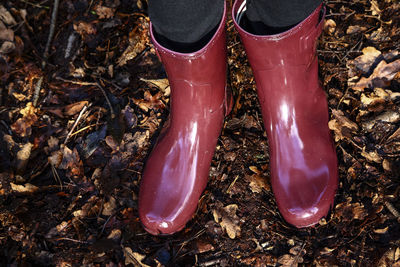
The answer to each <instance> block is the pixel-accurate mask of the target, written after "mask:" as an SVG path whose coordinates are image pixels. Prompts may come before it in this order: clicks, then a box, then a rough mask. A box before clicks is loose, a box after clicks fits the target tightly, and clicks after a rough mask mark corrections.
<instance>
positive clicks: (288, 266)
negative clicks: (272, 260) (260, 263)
mask: <svg viewBox="0 0 400 267" xmlns="http://www.w3.org/2000/svg"><path fill="white" fill-rule="evenodd" d="M302 262H303V258H302V257H297V256H294V255H290V254H285V255H282V256H280V257H279V258H278V263H280V264H282V266H283V267H297V266H298V265H299V263H302Z"/></svg>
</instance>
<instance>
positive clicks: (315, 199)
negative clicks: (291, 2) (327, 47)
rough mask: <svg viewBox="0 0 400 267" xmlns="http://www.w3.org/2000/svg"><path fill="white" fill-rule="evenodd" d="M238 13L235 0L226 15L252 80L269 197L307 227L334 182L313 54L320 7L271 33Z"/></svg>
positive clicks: (325, 205) (322, 210) (322, 209)
mask: <svg viewBox="0 0 400 267" xmlns="http://www.w3.org/2000/svg"><path fill="white" fill-rule="evenodd" d="M244 12H245V2H244V1H243V0H239V1H236V2H235V4H234V6H233V9H232V17H233V18H234V23H235V26H236V29H237V30H238V32H239V34H240V37H241V39H242V42H243V44H244V47H245V50H246V54H247V57H248V60H249V62H250V65H251V68H252V70H253V73H254V77H255V80H256V85H257V94H258V98H259V101H260V105H261V110H262V117H263V121H264V126H265V128H266V131H267V136H268V142H269V146H270V166H271V184H272V189H273V192H274V195H275V199H276V202H277V204H278V208H279V211H280V213H281V214H282V216H283V217H284V218H285V220H286V221H287V222H289V223H290V224H292V225H294V226H296V227H298V228H300V227H307V226H311V225H314V224H316V223H318V221H319V220H320V219H321V218H322V217H324V216H326V215H327V213H328V211H329V209H330V208H331V206H332V205H333V200H334V196H335V192H336V189H337V186H338V172H337V158H336V152H335V149H334V146H333V142H332V138H331V134H330V131H329V128H328V119H329V115H328V105H327V101H326V95H325V92H324V91H323V90H322V88H321V85H320V83H319V81H318V60H317V56H316V43H317V39H318V37H319V35H320V34H321V31H322V26H323V17H324V15H325V9H324V8H323V7H322V5H321V6H319V7H318V8H317V9H316V10H315V11H314V12H313V13H312V14H311V15H310V16H309V17H307V18H306V19H305V20H304V21H302V22H301V23H299V24H297V25H296V26H294V27H293V28H291V29H290V30H288V31H285V32H282V33H279V34H274V35H253V34H250V33H249V32H247V31H246V30H244V29H243V28H242V27H241V26H240V25H241V24H240V18H241V16H242V15H243V13H244ZM238 21H239V22H238Z"/></svg>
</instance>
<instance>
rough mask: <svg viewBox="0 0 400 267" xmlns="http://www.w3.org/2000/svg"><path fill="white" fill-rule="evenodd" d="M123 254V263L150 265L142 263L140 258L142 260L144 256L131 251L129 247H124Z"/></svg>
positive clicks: (144, 266)
mask: <svg viewBox="0 0 400 267" xmlns="http://www.w3.org/2000/svg"><path fill="white" fill-rule="evenodd" d="M124 256H125V265H128V264H133V266H135V267H150V266H149V265H147V264H144V263H142V260H144V259H145V258H146V256H145V255H142V254H139V253H137V252H134V251H132V249H131V248H130V247H124Z"/></svg>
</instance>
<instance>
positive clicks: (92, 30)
mask: <svg viewBox="0 0 400 267" xmlns="http://www.w3.org/2000/svg"><path fill="white" fill-rule="evenodd" d="M74 30H75V31H76V32H77V33H79V35H80V36H81V37H82V38H83V39H85V37H86V36H87V35H91V34H96V32H97V29H96V27H95V26H94V24H93V22H92V23H90V22H85V21H77V22H74Z"/></svg>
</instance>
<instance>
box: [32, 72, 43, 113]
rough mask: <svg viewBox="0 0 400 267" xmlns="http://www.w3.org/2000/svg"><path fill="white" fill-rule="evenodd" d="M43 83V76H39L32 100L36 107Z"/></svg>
mask: <svg viewBox="0 0 400 267" xmlns="http://www.w3.org/2000/svg"><path fill="white" fill-rule="evenodd" d="M42 83H43V76H41V77H40V78H39V80H38V81H37V83H36V85H35V91H34V93H33V100H32V102H33V106H34V107H36V105H37V102H38V100H39V94H40V89H41V88H42Z"/></svg>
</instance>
